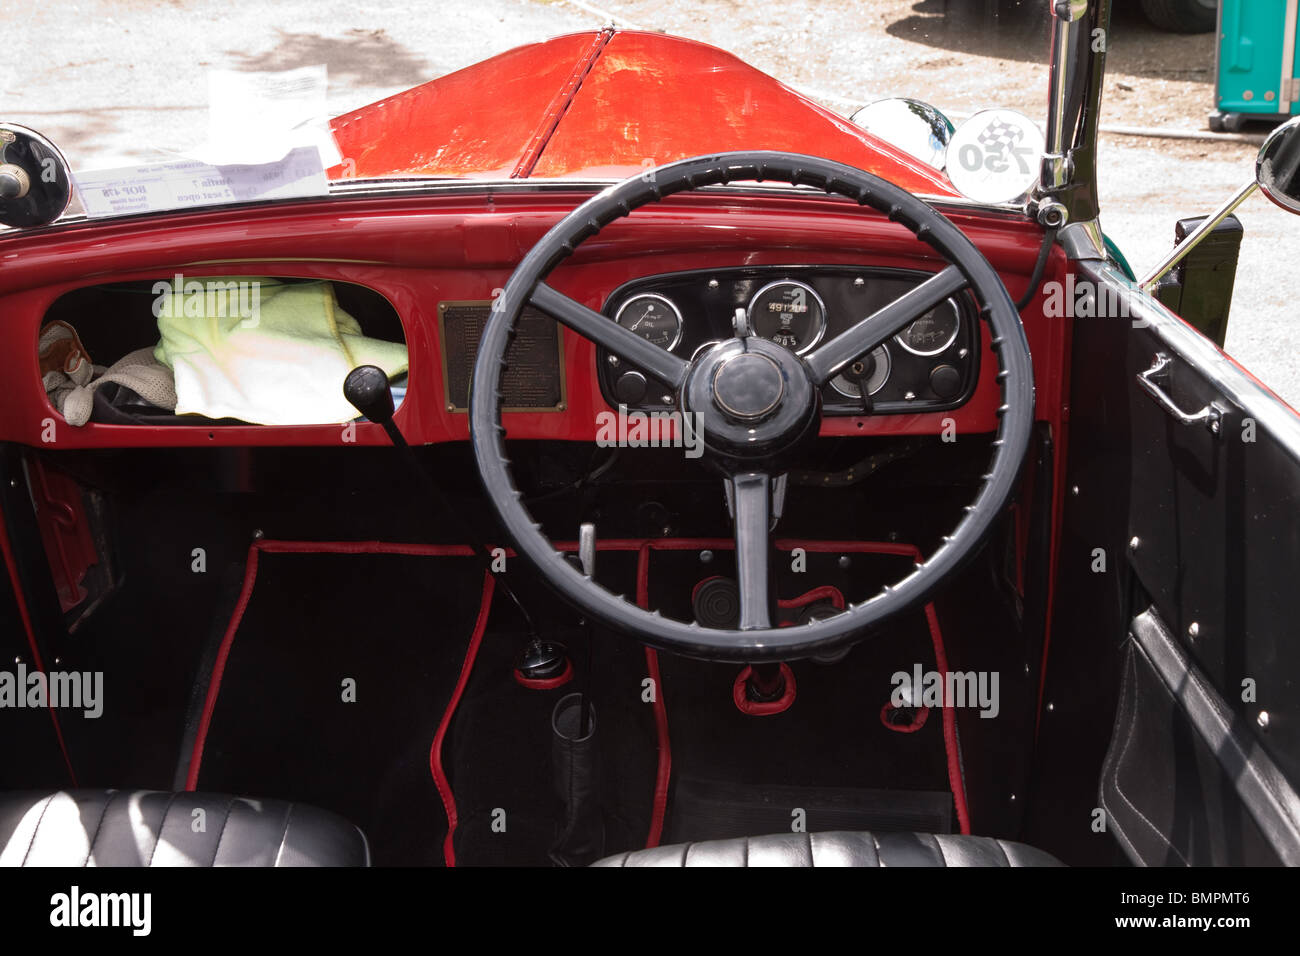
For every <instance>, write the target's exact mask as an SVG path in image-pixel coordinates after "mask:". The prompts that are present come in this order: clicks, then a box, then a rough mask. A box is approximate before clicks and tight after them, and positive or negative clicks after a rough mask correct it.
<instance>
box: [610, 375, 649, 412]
mask: <svg viewBox="0 0 1300 956" xmlns="http://www.w3.org/2000/svg"><path fill="white" fill-rule="evenodd" d="M645 393H646V380H645V376H644V375H642V374H641V373H640V372H624V373H623V374H622V375H620V376H619V377H618V381H617V382H615V383H614V397H615V398H617V399H618V400H619V401H620V402H622V403H623V404H624V405H636V404H639V403H640V401H641V399H643V398H645Z"/></svg>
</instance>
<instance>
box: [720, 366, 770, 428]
mask: <svg viewBox="0 0 1300 956" xmlns="http://www.w3.org/2000/svg"><path fill="white" fill-rule="evenodd" d="M784 394H785V381H784V379H783V378H782V376H781V369H780V368H778V367H777V364H776V363H775V362H773V361H772V360H771V359H770V358H768V357H767V356H766V355H759V354H758V353H756V352H742V353H741V354H740V355H733V356H731V357H730V358H729V359H727V360H726V361H725V362H723V363H722V364H721V365H719V366H718V370H717V371H716V372H714V373H713V404H714V405H716V406H718V408H720V409H722V411H723V412H724V413H725V414H726V415H728V416H730V417H731V418H733V419H735V420H736V421H739V422H757V421H762V420H763V419H764V418H766V417H767V416H768V415H769V414H770V413H771V412H772V411H773V409H775V408H776V406H777V405H778V404H780V402H781V396H782V395H784Z"/></svg>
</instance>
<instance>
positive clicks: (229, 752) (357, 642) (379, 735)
mask: <svg viewBox="0 0 1300 956" xmlns="http://www.w3.org/2000/svg"><path fill="white" fill-rule="evenodd" d="M481 582H482V576H481V572H479V571H478V570H477V569H476V567H475V565H474V563H473V562H472V561H471V560H469V559H466V558H446V557H405V556H396V555H346V556H344V555H322V554H267V553H263V554H262V555H261V556H260V560H259V568H258V574H257V582H256V585H255V587H254V589H253V592H252V598H251V600H250V601H249V604H248V607H247V610H246V611H245V613H244V616H243V619H242V620H241V622H240V625H239V630H238V632H237V633H236V635H235V638H234V641H233V643H232V645H231V649H230V654H229V657H228V660H227V662H226V667H225V672H224V675H223V678H222V682H221V691H220V696H219V697H218V699H217V702H216V706H215V708H214V710H213V715H212V720H211V726H210V728H209V731H208V735H207V739H206V744H205V746H204V751H203V761H202V766H201V772H200V775H199V778H198V784H199V789H203V790H219V791H227V792H232V793H239V794H248V795H254V796H255V795H259V794H264V795H267V796H274V797H279V798H284V799H290V800H301V801H305V802H308V803H312V804H316V805H318V806H322V807H326V808H327V809H330V810H334V811H335V812H337V813H340V814H342V815H343V816H344V817H346V818H347V819H349V820H351V821H352V822H353V823H355V824H357V825H358V826H359V827H361V829H362V830H363V831H364V832H365V833H366V835H367V837H368V838H369V839H370V843H371V850H372V853H373V856H374V859H375V862H376V863H377V864H380V865H384V864H387V865H394V864H401V865H417V864H424V865H428V864H441V862H442V839H443V836H444V834H445V833H446V820H445V816H444V811H443V807H442V802H441V800H440V798H439V795H438V792H437V789H436V788H435V786H434V783H433V778H432V775H431V774H430V771H429V748H430V745H431V744H432V741H433V737H434V733H435V731H436V729H437V726H438V722H439V720H440V719H441V718H442V714H443V711H444V710H445V708H446V706H447V702H448V699H449V697H450V694H451V692H452V690H453V688H454V686H455V683H456V678H457V675H458V673H459V671H460V667H461V662H462V660H463V658H464V655H465V650H466V646H467V644H468V642H469V638H470V634H471V633H472V630H473V625H474V620H475V617H476V614H477V611H478V606H479V601H480V598H481V590H480V586H481ZM348 680H351V681H355V688H356V700H355V702H345V701H344V699H343V697H344V682H345V681H348Z"/></svg>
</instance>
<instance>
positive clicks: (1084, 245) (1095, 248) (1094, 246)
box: [1056, 219, 1107, 262]
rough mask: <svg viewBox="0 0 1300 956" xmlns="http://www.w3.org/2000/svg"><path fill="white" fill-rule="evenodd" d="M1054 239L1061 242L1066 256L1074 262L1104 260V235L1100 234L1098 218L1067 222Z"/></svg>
mask: <svg viewBox="0 0 1300 956" xmlns="http://www.w3.org/2000/svg"><path fill="white" fill-rule="evenodd" d="M1056 241H1057V242H1059V243H1060V244H1061V248H1062V249H1064V250H1065V254H1066V256H1068V257H1069V258H1070V259H1072V260H1074V261H1076V262H1080V261H1084V260H1095V261H1101V262H1104V261H1106V258H1107V256H1106V237H1105V236H1104V235H1103V234H1102V231H1101V221H1100V220H1097V219H1090V220H1088V221H1087V222H1071V223H1068V224H1066V226H1065V227H1064V228H1063V229H1062V230H1061V231H1060V233H1058V234H1057V239H1056Z"/></svg>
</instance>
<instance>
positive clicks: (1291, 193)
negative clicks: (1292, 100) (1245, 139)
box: [1255, 116, 1300, 212]
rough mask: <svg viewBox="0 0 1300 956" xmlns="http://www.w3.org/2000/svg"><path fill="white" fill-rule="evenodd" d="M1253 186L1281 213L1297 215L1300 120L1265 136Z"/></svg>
mask: <svg viewBox="0 0 1300 956" xmlns="http://www.w3.org/2000/svg"><path fill="white" fill-rule="evenodd" d="M1255 182H1257V183H1259V188H1260V189H1261V190H1263V192H1264V195H1265V196H1267V197H1268V198H1269V199H1271V200H1273V202H1275V203H1277V204H1278V205H1279V206H1281V207H1282V208H1283V209H1287V210H1290V211H1291V212H1300V116H1297V117H1296V118H1295V119H1292V120H1289V121H1287V122H1285V123H1283V124H1282V125H1281V126H1279V127H1278V128H1277V129H1275V130H1273V132H1271V133H1269V134H1268V139H1266V140H1264V145H1263V146H1261V147H1260V148H1259V159H1257V160H1256V161H1255Z"/></svg>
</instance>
